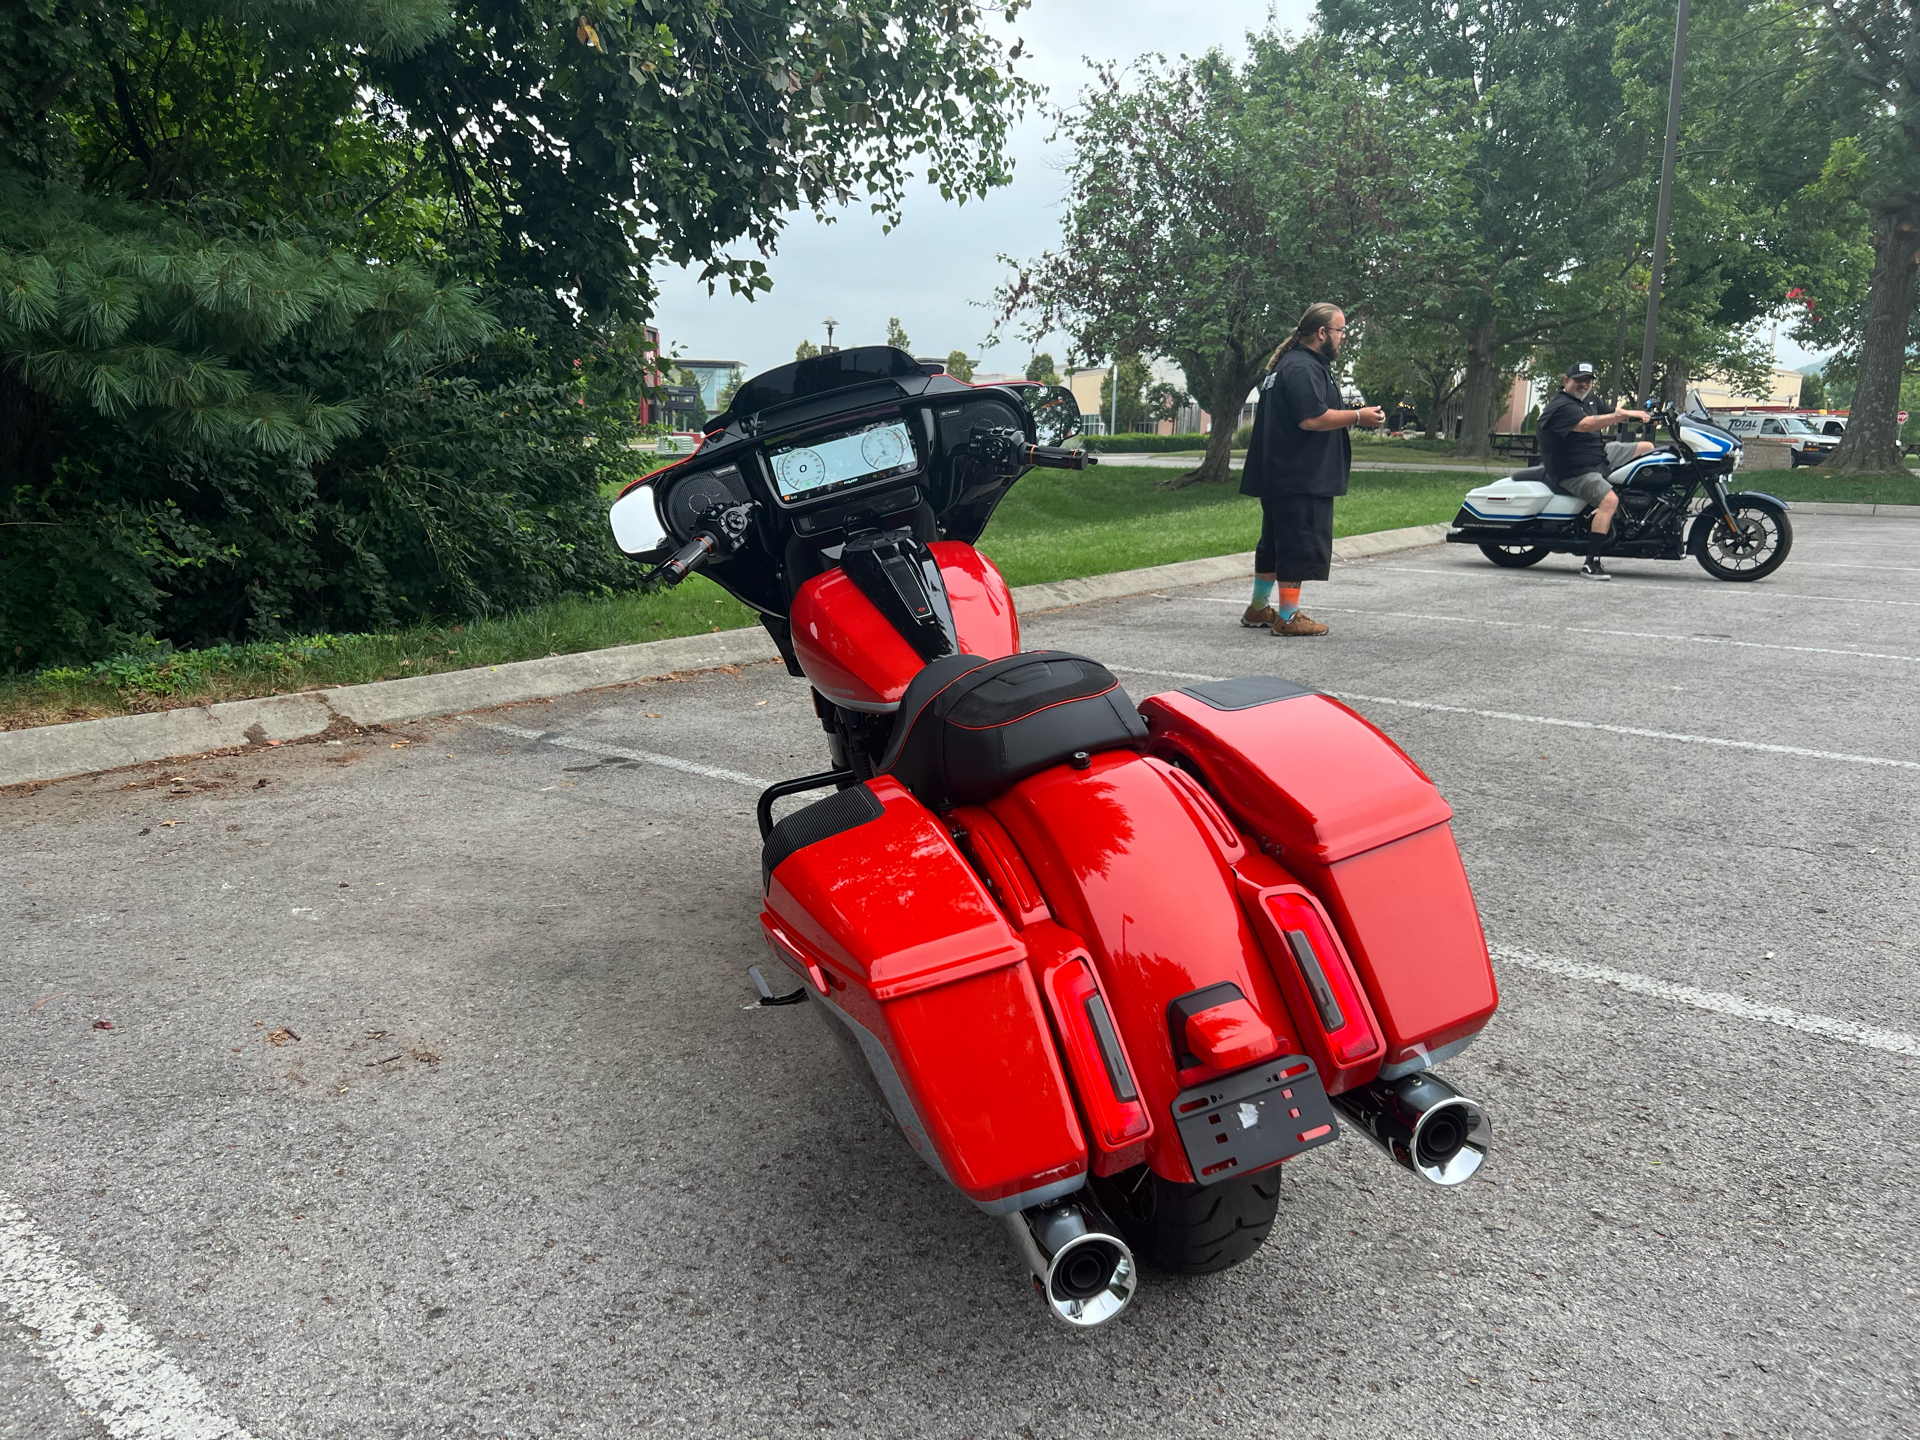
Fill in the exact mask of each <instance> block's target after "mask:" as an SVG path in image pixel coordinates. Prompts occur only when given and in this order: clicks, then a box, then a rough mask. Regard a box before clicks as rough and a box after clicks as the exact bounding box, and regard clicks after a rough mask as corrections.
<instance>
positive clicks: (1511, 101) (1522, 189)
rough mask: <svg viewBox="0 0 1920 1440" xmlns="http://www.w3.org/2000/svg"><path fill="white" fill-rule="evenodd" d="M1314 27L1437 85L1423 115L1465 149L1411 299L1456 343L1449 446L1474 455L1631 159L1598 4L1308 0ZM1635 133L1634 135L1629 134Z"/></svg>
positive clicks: (1551, 320)
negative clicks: (1455, 432)
mask: <svg viewBox="0 0 1920 1440" xmlns="http://www.w3.org/2000/svg"><path fill="white" fill-rule="evenodd" d="M1319 23H1320V26H1321V28H1322V29H1323V30H1324V31H1325V32H1326V33H1327V35H1328V36H1329V37H1330V40H1331V43H1333V44H1336V45H1338V46H1339V47H1341V48H1342V50H1343V51H1345V52H1346V53H1349V54H1353V55H1356V56H1358V55H1361V54H1365V53H1368V52H1377V53H1379V54H1380V55H1382V56H1384V57H1385V60H1386V62H1387V63H1388V64H1390V65H1393V66H1395V67H1400V68H1404V69H1405V70H1406V71H1407V72H1408V73H1409V74H1413V75H1418V76H1421V77H1424V78H1425V79H1427V80H1429V81H1430V82H1433V83H1435V84H1438V85H1441V86H1444V87H1446V89H1447V92H1448V93H1449V94H1450V95H1452V96H1453V97H1455V99H1456V103H1455V104H1453V105H1450V106H1447V107H1445V108H1444V109H1436V110H1435V112H1434V118H1435V120H1436V121H1437V122H1438V123H1439V124H1440V125H1441V126H1444V128H1445V130H1446V132H1447V133H1448V134H1449V135H1450V136H1452V137H1453V138H1454V139H1456V140H1457V141H1458V142H1459V144H1460V145H1461V146H1462V147H1463V148H1464V154H1463V157H1462V159H1463V169H1462V171H1461V177H1460V181H1461V183H1460V184H1459V185H1458V186H1457V187H1455V188H1454V189H1453V190H1452V191H1451V192H1450V195H1449V210H1450V215H1449V220H1450V224H1449V226H1448V228H1447V231H1446V232H1445V235H1444V237H1443V243H1441V244H1440V245H1439V246H1438V248H1437V249H1436V251H1435V259H1436V260H1437V261H1438V263H1437V264H1436V265H1435V266H1434V267H1433V268H1432V270H1431V272H1430V275H1431V279H1430V283H1429V285H1428V286H1427V287H1425V288H1424V292H1423V293H1420V294H1419V295H1418V296H1417V297H1416V298H1417V299H1418V300H1419V301H1420V302H1421V304H1420V306H1419V308H1420V309H1421V310H1422V311H1423V312H1424V315H1425V316H1426V317H1427V318H1429V319H1431V320H1437V321H1441V322H1443V323H1445V324H1446V325H1447V327H1448V328H1449V329H1450V330H1451V332H1452V335H1453V338H1454V340H1455V343H1456V345H1457V346H1458V351H1457V353H1458V354H1459V355H1460V364H1461V369H1462V371H1463V374H1464V378H1463V382H1462V390H1463V393H1462V396H1461V407H1462V410H1463V412H1464V415H1465V424H1464V427H1463V433H1462V436H1461V454H1463V455H1483V454H1486V453H1487V452H1488V449H1489V441H1488V438H1487V435H1488V431H1489V429H1490V428H1491V423H1492V419H1493V416H1494V414H1495V413H1496V411H1497V410H1498V408H1499V403H1500V394H1499V375H1500V371H1501V369H1502V368H1503V367H1509V368H1510V367H1511V364H1512V363H1513V360H1514V358H1515V355H1516V352H1518V351H1523V350H1525V349H1526V348H1528V347H1530V346H1532V345H1533V344H1534V343H1536V342H1537V341H1538V340H1539V339H1540V338H1541V337H1543V336H1546V335H1550V334H1552V333H1554V332H1555V331H1556V330H1558V329H1560V328H1561V327H1562V326H1563V325H1564V323H1565V320H1566V308H1565V304H1566V302H1568V301H1572V302H1574V304H1576V305H1578V306H1579V307H1580V309H1583V310H1584V309H1590V308H1591V307H1592V305H1593V303H1594V300H1593V299H1592V298H1586V299H1585V301H1584V304H1582V297H1579V296H1576V295H1573V294H1571V293H1569V290H1568V288H1567V287H1566V286H1565V284H1564V283H1563V280H1564V277H1565V275H1566V273H1567V271H1568V268H1569V267H1570V266H1571V265H1572V264H1573V263H1574V262H1575V261H1576V260H1577V258H1578V257H1580V256H1581V255H1582V254H1583V253H1585V252H1587V251H1589V250H1591V249H1593V248H1597V245H1598V242H1599V235H1598V232H1599V231H1601V230H1602V229H1604V228H1606V227H1608V226H1610V225H1613V224H1615V223H1617V216H1616V215H1615V214H1614V213H1613V212H1612V211H1611V210H1610V209H1609V208H1608V207H1607V206H1606V204H1605V203H1604V202H1605V201H1607V200H1608V198H1609V197H1610V196H1612V195H1613V194H1614V192H1616V191H1617V190H1618V188H1619V186H1620V185H1621V184H1622V182H1623V181H1624V180H1626V179H1628V178H1630V177H1631V175H1632V173H1633V172H1632V171H1631V170H1630V169H1627V168H1623V167H1622V165H1621V164H1620V163H1619V161H1618V154H1617V152H1618V150H1619V148H1620V145H1621V143H1622V138H1623V137H1622V136H1621V135H1620V133H1619V131H1620V120H1621V105H1620V97H1619V85H1618V82H1617V81H1616V79H1615V77H1614V74H1613V70H1612V61H1613V50H1614V35H1613V24H1612V23H1611V16H1610V14H1609V11H1608V7H1607V6H1606V4H1605V3H1604V0H1571V3H1548V0H1460V3H1458V4H1453V5H1444V6H1437V5H1433V4H1431V3H1429V0H1321V4H1320V8H1319ZM1640 138H1641V142H1642V145H1644V137H1640Z"/></svg>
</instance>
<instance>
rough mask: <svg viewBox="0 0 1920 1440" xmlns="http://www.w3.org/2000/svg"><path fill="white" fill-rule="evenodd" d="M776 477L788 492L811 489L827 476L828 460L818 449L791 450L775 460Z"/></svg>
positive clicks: (795, 492) (774, 471) (793, 492)
mask: <svg viewBox="0 0 1920 1440" xmlns="http://www.w3.org/2000/svg"><path fill="white" fill-rule="evenodd" d="M773 473H774V478H775V479H777V480H778V481H779V482H780V488H781V489H782V490H783V491H785V492H786V493H787V494H789V495H792V494H797V493H798V492H800V491H802V490H811V489H812V488H813V487H814V486H816V485H818V484H820V483H821V482H822V481H824V480H825V479H826V478H827V462H826V461H825V460H824V459H822V458H821V455H820V452H819V451H818V450H789V451H788V452H787V453H786V454H784V455H781V456H778V457H776V458H775V460H774V462H773Z"/></svg>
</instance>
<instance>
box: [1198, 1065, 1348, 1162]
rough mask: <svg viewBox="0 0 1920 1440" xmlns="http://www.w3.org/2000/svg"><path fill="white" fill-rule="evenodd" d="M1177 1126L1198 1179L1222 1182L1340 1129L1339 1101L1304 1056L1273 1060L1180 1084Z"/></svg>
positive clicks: (1331, 1136)
mask: <svg viewBox="0 0 1920 1440" xmlns="http://www.w3.org/2000/svg"><path fill="white" fill-rule="evenodd" d="M1173 1126H1174V1129H1175V1130H1177V1131H1179V1133H1180V1143H1181V1144H1182V1145H1184V1146H1185V1147H1186V1151H1187V1163H1188V1164H1189V1165H1191V1166H1192V1167H1193V1178H1194V1179H1195V1180H1197V1181H1199V1182H1200V1183H1201V1184H1202V1185H1218V1184H1219V1183H1220V1182H1221V1181H1222V1180H1227V1179H1231V1178H1232V1177H1233V1176H1235V1175H1244V1174H1246V1173H1247V1172H1248V1171H1249V1170H1258V1169H1259V1168H1260V1167H1261V1166H1263V1165H1271V1164H1272V1163H1273V1162H1274V1161H1276V1160H1285V1159H1287V1158H1288V1157H1289V1156H1293V1155H1298V1154H1300V1153H1301V1152H1302V1151H1304V1150H1311V1149H1313V1148H1314V1147H1316V1146H1319V1145H1325V1144H1327V1143H1328V1142H1330V1141H1332V1140H1335V1139H1337V1138H1338V1137H1339V1134H1340V1123H1339V1121H1338V1120H1336V1119H1335V1118H1334V1113H1333V1102H1332V1101H1331V1100H1329V1099H1328V1098H1327V1090H1326V1087H1325V1086H1324V1085H1322V1084H1321V1083H1320V1075H1319V1072H1317V1071H1316V1070H1315V1069H1314V1068H1313V1062H1312V1061H1311V1060H1309V1059H1308V1058H1307V1057H1306V1056H1304V1055H1288V1056H1285V1057H1283V1058H1281V1059H1278V1060H1268V1061H1266V1062H1265V1063H1263V1064H1260V1065H1256V1066H1254V1067H1253V1068H1251V1069H1248V1070H1240V1071H1236V1072H1235V1073H1234V1074H1231V1075H1222V1076H1221V1077H1219V1078H1218V1079H1217V1080H1209V1081H1208V1082H1207V1083H1206V1084H1204V1085H1196V1086H1194V1087H1193V1088H1192V1089H1190V1090H1182V1091H1181V1092H1180V1093H1179V1094H1178V1095H1177V1096H1175V1097H1174V1101H1173Z"/></svg>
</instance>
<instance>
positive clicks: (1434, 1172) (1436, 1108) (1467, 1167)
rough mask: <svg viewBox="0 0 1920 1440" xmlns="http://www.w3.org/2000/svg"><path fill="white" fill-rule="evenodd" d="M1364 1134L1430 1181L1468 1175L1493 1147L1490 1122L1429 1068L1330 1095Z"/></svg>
mask: <svg viewBox="0 0 1920 1440" xmlns="http://www.w3.org/2000/svg"><path fill="white" fill-rule="evenodd" d="M1333 1103H1334V1104H1335V1105H1337V1106H1339V1107H1340V1110H1341V1112H1342V1113H1343V1114H1344V1115H1346V1117H1347V1118H1348V1119H1350V1120H1351V1121H1353V1123H1354V1124H1355V1125H1357V1126H1359V1127H1360V1129H1361V1130H1362V1131H1364V1132H1365V1133H1366V1136H1367V1138H1368V1139H1370V1140H1372V1141H1373V1143H1374V1144H1376V1145H1378V1146H1379V1147H1380V1148H1381V1149H1382V1150H1384V1151H1386V1152H1387V1154H1388V1155H1389V1156H1391V1157H1392V1158H1393V1161H1394V1163H1395V1164H1398V1165H1404V1166H1405V1167H1406V1168H1407V1169H1409V1170H1411V1171H1412V1172H1413V1173H1414V1174H1416V1175H1418V1176H1419V1177H1420V1178H1421V1179H1422V1180H1426V1181H1429V1182H1431V1183H1432V1184H1435V1185H1459V1184H1462V1183H1464V1182H1465V1181H1468V1180H1471V1179H1472V1178H1473V1177H1474V1175H1475V1174H1477V1173H1478V1172H1479V1169H1480V1167H1481V1166H1482V1165H1484V1164H1486V1162H1487V1151H1488V1150H1489V1149H1491V1148H1492V1146H1493V1121H1492V1119H1491V1118H1490V1117H1489V1116H1488V1115H1487V1112H1486V1111H1485V1110H1482V1109H1481V1108H1480V1106H1479V1105H1478V1104H1476V1103H1475V1102H1474V1101H1472V1100H1469V1099H1467V1098H1466V1096H1464V1095H1462V1094H1461V1093H1460V1092H1459V1091H1457V1090H1455V1089H1454V1088H1453V1087H1452V1086H1451V1085H1449V1084H1447V1082H1446V1081H1444V1080H1442V1079H1441V1078H1440V1077H1439V1076H1438V1075H1435V1074H1434V1073H1433V1072H1432V1071H1429V1070H1423V1071H1420V1072H1419V1073H1418V1074H1415V1075H1403V1076H1401V1077H1400V1078H1399V1079H1398V1080H1375V1081H1374V1082H1373V1083H1371V1084H1369V1085H1362V1086H1360V1087H1358V1088H1357V1089H1353V1090H1348V1091H1346V1092H1345V1093H1344V1094H1340V1095H1336V1096H1334V1097H1333Z"/></svg>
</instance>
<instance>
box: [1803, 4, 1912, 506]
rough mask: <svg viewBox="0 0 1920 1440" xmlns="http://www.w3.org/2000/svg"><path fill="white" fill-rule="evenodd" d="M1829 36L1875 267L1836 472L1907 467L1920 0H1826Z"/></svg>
mask: <svg viewBox="0 0 1920 1440" xmlns="http://www.w3.org/2000/svg"><path fill="white" fill-rule="evenodd" d="M1825 10H1826V17H1827V21H1828V32H1827V36H1826V38H1827V41H1828V44H1829V45H1830V46H1831V48H1832V50H1833V51H1834V52H1835V53H1836V54H1837V56H1838V58H1839V59H1840V60H1841V61H1843V62H1844V66H1845V77H1846V78H1845V83H1846V85H1847V88H1848V91H1849V99H1850V100H1852V101H1853V103H1854V105H1855V106H1856V107H1857V109H1856V119H1857V127H1858V128H1857V133H1856V135H1855V136H1854V137H1851V138H1850V139H1849V140H1848V141H1846V142H1843V143H1841V144H1839V145H1836V147H1835V151H1834V156H1833V162H1832V164H1831V166H1830V173H1831V172H1835V171H1842V170H1844V172H1845V173H1846V175H1847V178H1848V180H1849V182H1850V184H1849V188H1851V189H1852V190H1853V193H1854V194H1855V195H1856V196H1857V197H1858V202H1859V203H1860V205H1861V206H1862V207H1864V209H1865V210H1866V212H1867V217H1868V222H1869V226H1870V234H1871V241H1870V243H1871V245H1872V253H1873V260H1872V273H1871V278H1870V280H1869V282H1868V285H1867V293H1866V296H1865V302H1864V304H1863V305H1862V306H1861V307H1860V309H1859V310H1858V311H1857V312H1856V313H1855V315H1853V316H1852V317H1850V323H1846V324H1845V326H1844V332H1845V338H1846V339H1847V340H1848V341H1850V342H1851V344H1850V345H1849V348H1850V349H1853V350H1854V351H1855V354H1856V355H1857V361H1856V364H1855V378H1854V389H1853V400H1852V405H1851V410H1850V415H1849V418H1848V421H1847V434H1846V438H1845V439H1844V440H1842V441H1841V442H1840V448H1839V450H1838V451H1836V452H1835V454H1834V456H1833V458H1832V460H1830V461H1829V462H1828V466H1829V468H1830V469H1831V470H1832V471H1833V473H1835V474H1871V473H1879V472H1884V471H1899V470H1900V469H1901V459H1900V434H1899V420H1898V413H1897V412H1898V410H1899V407H1900V396H1901V387H1902V377H1903V372H1905V371H1907V370H1909V369H1912V370H1916V371H1920V293H1916V286H1917V285H1920V14H1916V8H1915V5H1914V0H1826V5H1825Z"/></svg>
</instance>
